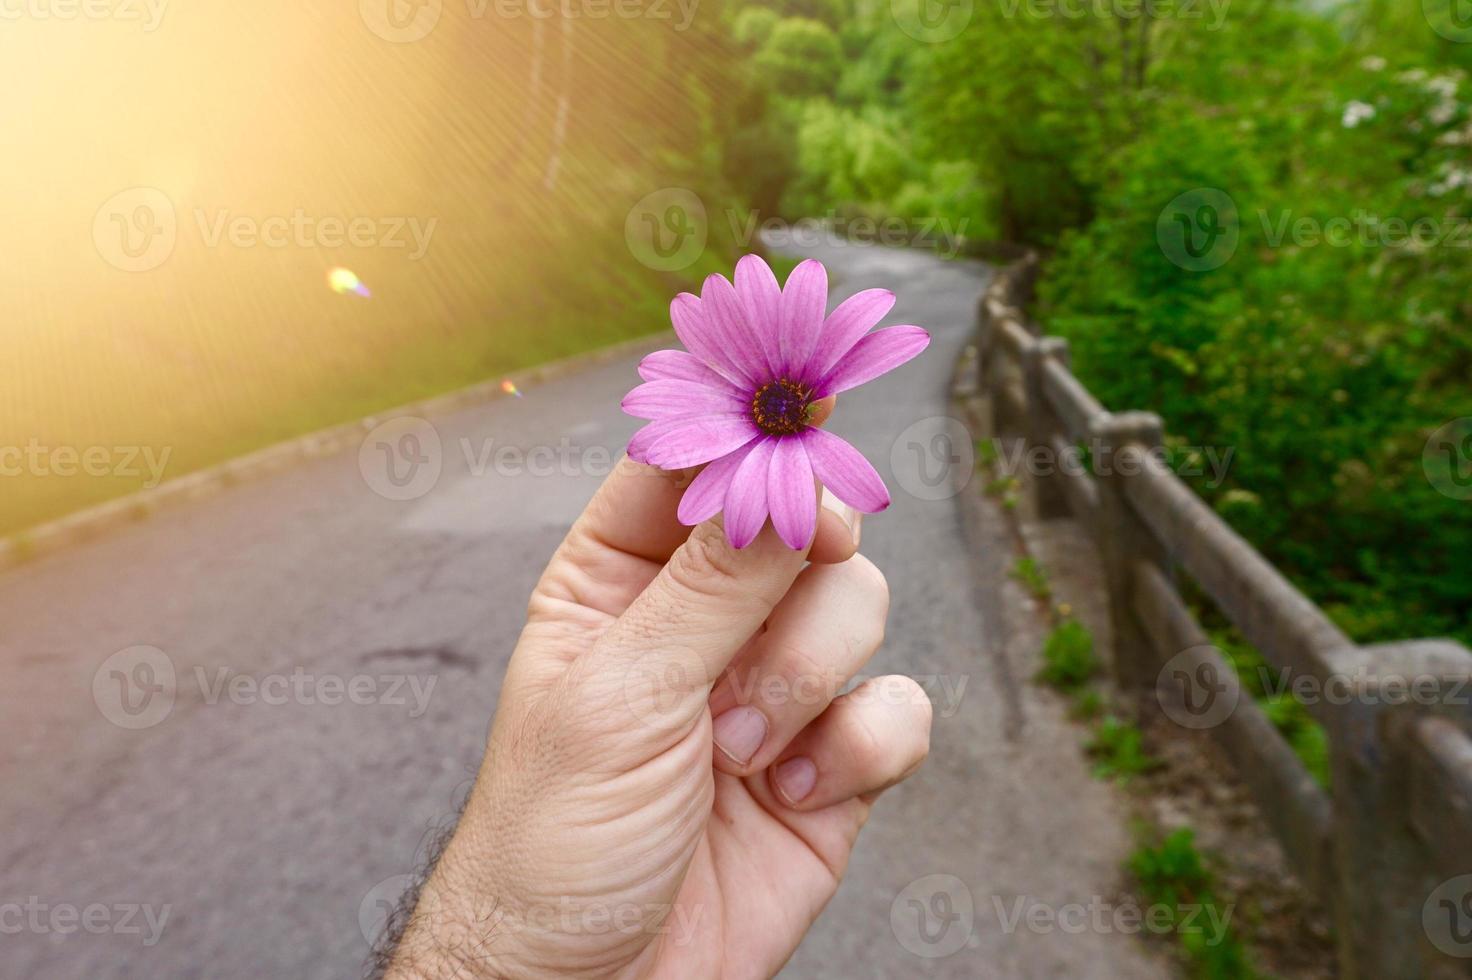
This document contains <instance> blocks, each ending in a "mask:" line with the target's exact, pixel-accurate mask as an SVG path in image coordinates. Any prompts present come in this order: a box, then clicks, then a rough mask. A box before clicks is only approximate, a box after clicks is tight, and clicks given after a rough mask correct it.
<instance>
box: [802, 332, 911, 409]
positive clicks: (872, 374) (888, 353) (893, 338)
mask: <svg viewBox="0 0 1472 980" xmlns="http://www.w3.org/2000/svg"><path fill="white" fill-rule="evenodd" d="M929 345H930V334H928V333H926V332H925V331H924V330H922V329H920V328H919V327H912V326H902V327H886V328H885V329H883V330H876V331H874V332H873V333H871V334H869V335H868V336H866V337H865V338H864V339H862V340H860V341H859V342H858V343H857V344H854V347H853V350H851V351H849V352H848V353H847V354H845V355H843V359H842V360H840V361H839V362H838V363H837V364H835V365H834V366H833V370H831V371H829V372H828V376H827V377H825V378H824V379H823V380H822V381H820V382H818V384H817V386H816V392H817V394H816V397H818V398H827V397H828V396H829V395H836V394H838V393H839V392H841V391H848V390H849V389H850V388H857V387H858V386H859V385H861V384H863V383H864V382H866V381H873V380H874V379H875V378H877V377H879V376H880V375H881V374H886V373H888V372H890V371H893V370H894V369H895V368H897V367H899V366H900V365H901V364H903V363H905V362H906V361H908V360H909V359H910V358H912V357H914V356H915V355H916V354H919V353H920V352H921V351H923V350H924V349H925V348H926V347H928V346H929Z"/></svg>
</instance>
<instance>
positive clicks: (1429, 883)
mask: <svg viewBox="0 0 1472 980" xmlns="http://www.w3.org/2000/svg"><path fill="white" fill-rule="evenodd" d="M1331 662H1332V664H1333V670H1332V673H1331V681H1332V682H1333V683H1332V685H1326V687H1325V691H1324V696H1325V697H1326V698H1330V697H1334V698H1335V700H1338V701H1343V702H1345V703H1343V704H1342V707H1341V708H1340V710H1338V711H1336V713H1335V714H1334V716H1333V723H1332V728H1331V731H1330V747H1331V753H1332V759H1331V762H1332V769H1331V774H1332V780H1333V786H1334V794H1333V798H1334V830H1333V833H1334V879H1335V881H1334V884H1335V888H1334V894H1335V907H1334V909H1333V913H1334V926H1335V928H1334V932H1335V936H1336V941H1337V943H1338V946H1339V950H1338V953H1339V968H1340V975H1341V976H1342V977H1343V978H1344V980H1380V978H1384V977H1394V978H1396V980H1415V978H1421V977H1440V976H1447V975H1451V974H1450V973H1448V972H1444V971H1452V970H1455V969H1456V968H1455V967H1454V961H1452V960H1450V959H1448V958H1444V957H1443V956H1442V955H1441V954H1439V953H1438V952H1437V951H1436V948H1435V946H1433V944H1432V940H1431V937H1430V936H1429V935H1428V933H1427V931H1426V929H1425V928H1424V927H1423V918H1422V916H1423V914H1424V913H1425V911H1426V905H1427V903H1428V901H1429V900H1430V899H1431V897H1432V892H1433V891H1435V890H1436V888H1437V886H1438V885H1440V884H1441V881H1442V879H1443V878H1445V877H1448V869H1446V868H1437V867H1436V864H1435V861H1434V859H1433V857H1432V855H1431V854H1430V852H1429V851H1428V849H1427V847H1426V844H1425V843H1424V842H1423V841H1422V840H1421V839H1420V838H1419V836H1418V835H1417V832H1416V829H1415V827H1414V826H1413V823H1412V813H1411V801H1412V798H1413V797H1412V794H1411V793H1410V792H1409V790H1408V788H1409V786H1410V781H1411V778H1412V774H1411V772H1410V768H1409V767H1410V761H1409V760H1410V759H1411V755H1410V754H1409V753H1408V752H1407V751H1406V739H1407V738H1408V737H1409V734H1410V732H1411V728H1412V723H1413V722H1414V721H1416V720H1418V719H1419V718H1422V717H1424V716H1425V714H1426V713H1427V712H1435V713H1437V714H1444V715H1449V716H1453V717H1455V718H1457V719H1459V720H1460V722H1461V723H1462V724H1463V725H1468V724H1472V711H1469V708H1468V705H1467V699H1468V695H1469V692H1472V687H1468V686H1467V685H1466V680H1467V678H1468V677H1469V676H1472V654H1469V652H1468V651H1467V649H1466V648H1465V647H1462V646H1461V645H1459V644H1456V643H1452V642H1450V641H1445V640H1409V641H1404V642H1400V643H1386V644H1380V645H1377V646H1369V647H1363V648H1360V649H1357V650H1353V651H1345V652H1344V653H1343V654H1342V655H1339V656H1336V657H1334V658H1333V659H1332V661H1331ZM1331 687H1337V688H1341V689H1342V691H1343V694H1341V695H1339V696H1337V697H1336V696H1335V694H1334V692H1333V690H1332V689H1331ZM1435 913H1436V910H1434V909H1433V910H1432V914H1433V915H1434V914H1435ZM1465 927H1466V924H1465V923H1463V924H1462V928H1465ZM1467 965H1468V964H1467V961H1466V960H1462V961H1461V962H1460V967H1461V969H1465V968H1466V967H1467ZM1456 972H1457V973H1459V974H1460V970H1456Z"/></svg>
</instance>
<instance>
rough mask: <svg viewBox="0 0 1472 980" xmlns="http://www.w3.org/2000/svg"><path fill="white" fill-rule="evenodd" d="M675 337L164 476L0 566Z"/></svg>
mask: <svg viewBox="0 0 1472 980" xmlns="http://www.w3.org/2000/svg"><path fill="white" fill-rule="evenodd" d="M673 339H674V334H673V333H672V332H671V331H670V330H667V329H666V330H660V331H658V332H655V333H650V334H645V335H644V336H642V337H635V338H633V339H632V340H624V341H619V342H618V343H614V344H609V345H608V346H606V347H599V348H596V349H594V350H590V351H584V352H583V353H581V354H574V355H572V356H571V357H565V358H561V359H559V360H555V361H548V362H547V363H545V364H540V365H537V366H536V367H530V368H525V369H523V370H521V371H515V372H512V373H510V374H507V375H505V376H504V377H501V378H496V379H494V380H486V381H480V382H477V383H476V384H473V385H469V386H468V387H465V388H459V389H456V390H454V391H450V392H446V393H445V394H441V395H435V396H432V397H430V398H425V399H421V400H419V401H415V402H410V403H408V404H405V405H398V406H396V407H393V408H389V409H385V410H383V411H380V412H375V413H373V414H372V415H366V416H363V417H362V418H359V419H355V420H353V421H351V422H343V423H341V424H339V425H333V426H329V427H327V428H325V429H318V430H316V431H315V432H309V433H306V434H305V435H300V436H296V437H294V438H292V439H288V440H286V441H284V442H278V443H275V444H273V445H270V446H266V447H265V448H263V449H258V450H256V451H255V452H252V453H247V454H246V455H244V456H237V457H236V458H234V459H230V460H226V461H225V462H223V463H217V464H215V465H214V466H208V467H205V468H204V469H202V470H195V471H194V472H192V473H186V474H184V475H183V476H180V477H176V478H174V479H170V480H165V481H164V482H162V483H160V484H159V485H158V486H156V487H153V488H151V489H147V490H139V491H136V492H134V493H130V494H127V495H125V496H122V497H117V498H114V499H112V500H108V501H104V502H103V503H100V504H95V505H93V506H91V507H84V508H83V509H81V510H78V511H75V512H73V513H71V514H68V515H66V516H65V517H60V518H57V519H55V520H52V521H46V522H44V523H41V524H37V525H35V526H34V527H30V528H26V529H24V530H21V531H17V532H15V533H13V534H11V535H10V536H8V537H6V538H4V539H3V540H0V572H4V571H7V570H9V569H11V568H15V567H17V566H20V565H24V564H26V563H27V562H30V561H33V560H35V559H37V558H40V557H42V556H45V555H49V554H53V553H55V552H57V551H60V550H62V549H64V548H68V547H71V546H73V545H78V544H82V543H84V542H87V541H92V540H95V539H97V538H99V537H101V536H103V535H105V534H107V533H109V532H111V531H114V530H116V529H117V528H120V527H125V526H129V525H132V524H137V523H139V522H141V521H145V520H147V519H149V518H151V517H153V516H154V515H155V514H158V513H160V512H161V511H164V510H166V509H168V508H169V507H172V506H175V505H178V504H181V503H187V502H190V501H196V500H202V499H205V498H208V497H212V496H214V495H215V494H218V493H221V492H223V491H225V490H228V489H230V488H232V487H236V486H239V485H240V484H242V483H247V482H249V481H251V480H256V479H259V478H261V477H264V476H269V475H271V474H273V473H279V472H281V471H282V470H285V469H287V468H288V467H290V466H292V465H294V464H297V463H302V462H306V461H308V460H314V459H322V458H325V457H328V456H333V455H336V454H337V453H340V452H343V451H344V450H346V449H349V448H351V447H352V446H353V444H354V443H356V442H359V441H361V439H362V437H363V436H364V435H365V434H367V433H368V432H370V431H372V430H373V429H374V428H376V427H377V426H379V425H381V424H382V423H383V422H385V421H387V420H389V419H393V418H399V417H402V416H406V415H411V416H419V417H423V418H430V417H437V416H438V417H442V416H445V415H448V414H451V413H453V412H457V411H462V410H464V409H467V408H473V407H475V406H477V405H484V404H487V403H489V402H493V401H497V400H499V399H502V398H509V397H511V396H510V394H508V393H507V392H506V391H505V390H504V388H503V387H502V385H503V384H504V383H505V382H506V381H510V382H511V383H512V385H513V386H515V388H516V389H531V388H535V387H537V386H538V385H542V384H546V383H547V382H550V381H556V380H559V379H561V378H566V377H569V376H571V375H574V374H577V373H579V372H581V371H585V370H588V369H590V368H594V367H598V366H601V365H603V364H607V363H609V362H610V361H615V360H618V359H619V358H621V357H627V356H630V355H634V354H641V353H648V352H650V351H655V350H659V349H660V348H662V347H668V346H671V343H672V341H673Z"/></svg>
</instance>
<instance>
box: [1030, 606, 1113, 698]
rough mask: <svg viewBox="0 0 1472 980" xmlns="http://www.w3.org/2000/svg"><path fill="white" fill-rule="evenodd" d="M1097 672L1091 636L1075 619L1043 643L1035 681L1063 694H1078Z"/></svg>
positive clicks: (1055, 630) (1061, 626)
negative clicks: (1040, 661)
mask: <svg viewBox="0 0 1472 980" xmlns="http://www.w3.org/2000/svg"><path fill="white" fill-rule="evenodd" d="M1098 673H1099V658H1098V657H1096V656H1095V655H1094V637H1093V634H1091V633H1090V632H1089V630H1088V628H1087V627H1085V626H1084V625H1083V624H1082V623H1080V622H1079V621H1078V620H1076V619H1067V620H1064V621H1063V622H1062V623H1060V624H1058V626H1056V627H1055V628H1054V629H1053V632H1051V633H1049V634H1048V638H1047V640H1045V641H1044V642H1043V666H1042V669H1040V670H1039V671H1038V675H1037V676H1038V680H1039V681H1041V682H1043V683H1044V684H1047V685H1049V686H1051V687H1056V688H1057V689H1058V690H1060V691H1064V692H1067V693H1079V692H1080V691H1081V689H1082V688H1083V687H1084V685H1086V684H1088V682H1089V681H1091V680H1093V679H1094V677H1095V676H1096V675H1097V674H1098Z"/></svg>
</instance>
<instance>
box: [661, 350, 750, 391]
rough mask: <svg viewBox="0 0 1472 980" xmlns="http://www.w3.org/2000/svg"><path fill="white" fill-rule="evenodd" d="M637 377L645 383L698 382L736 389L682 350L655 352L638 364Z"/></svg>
mask: <svg viewBox="0 0 1472 980" xmlns="http://www.w3.org/2000/svg"><path fill="white" fill-rule="evenodd" d="M639 377H641V378H643V379H644V380H645V381H699V382H700V383H701V384H704V385H709V386H711V387H712V388H719V387H724V388H730V389H731V390H732V391H735V390H736V388H735V386H733V385H732V384H731V382H730V381H728V380H726V378H725V377H723V376H722V375H720V374H718V373H717V372H716V371H715V369H713V368H712V367H711V366H710V365H708V364H706V363H705V362H704V361H702V360H701V359H700V358H698V357H696V356H695V355H694V354H691V353H689V352H687V351H682V350H657V351H655V352H654V353H652V354H648V355H646V356H645V358H644V360H642V361H640V362H639Z"/></svg>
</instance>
